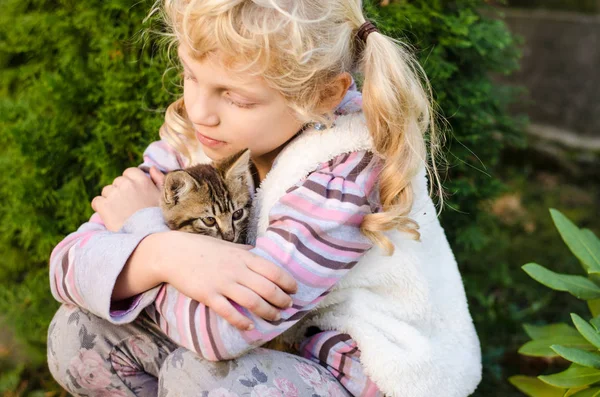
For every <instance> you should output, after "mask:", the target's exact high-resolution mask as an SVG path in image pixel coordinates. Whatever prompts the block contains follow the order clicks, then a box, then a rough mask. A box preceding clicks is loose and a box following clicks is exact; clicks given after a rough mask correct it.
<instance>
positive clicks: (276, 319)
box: [273, 312, 281, 321]
mask: <svg viewBox="0 0 600 397" xmlns="http://www.w3.org/2000/svg"><path fill="white" fill-rule="evenodd" d="M279 320H281V313H279V312H278V313H277V314H276V315H275V320H273V321H279Z"/></svg>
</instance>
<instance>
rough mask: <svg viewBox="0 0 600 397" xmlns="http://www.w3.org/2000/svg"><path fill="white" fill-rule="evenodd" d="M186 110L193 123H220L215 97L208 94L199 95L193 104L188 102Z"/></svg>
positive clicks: (212, 124)
mask: <svg viewBox="0 0 600 397" xmlns="http://www.w3.org/2000/svg"><path fill="white" fill-rule="evenodd" d="M185 108H186V111H187V113H188V117H189V120H190V121H191V122H192V124H195V125H203V126H207V127H214V126H217V125H219V122H220V120H219V115H218V113H217V111H216V109H217V104H216V103H215V99H212V98H210V97H209V96H207V95H198V96H197V97H196V98H194V100H193V102H192V103H191V104H189V105H188V104H187V103H186V106H185Z"/></svg>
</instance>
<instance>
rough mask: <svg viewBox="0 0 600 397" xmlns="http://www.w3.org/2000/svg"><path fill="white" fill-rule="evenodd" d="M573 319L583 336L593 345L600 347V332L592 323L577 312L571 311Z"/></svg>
mask: <svg viewBox="0 0 600 397" xmlns="http://www.w3.org/2000/svg"><path fill="white" fill-rule="evenodd" d="M571 320H573V324H575V328H577V330H578V331H579V333H581V336H583V337H584V338H585V339H586V340H587V341H588V342H590V343H591V344H592V345H594V346H596V348H598V349H600V333H598V332H597V331H596V330H595V329H594V327H592V326H591V325H590V323H588V322H587V321H585V320H584V319H582V318H581V317H579V316H578V315H577V314H575V313H571Z"/></svg>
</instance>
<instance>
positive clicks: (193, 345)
mask: <svg viewBox="0 0 600 397" xmlns="http://www.w3.org/2000/svg"><path fill="white" fill-rule="evenodd" d="M377 164H378V161H377V159H376V158H375V157H374V156H373V155H372V154H371V153H369V152H354V153H350V154H345V155H341V156H339V157H337V158H335V159H334V160H332V161H330V162H329V163H327V164H323V165H322V167H320V168H319V169H317V170H316V171H314V172H312V173H311V174H310V175H309V176H308V177H307V178H306V179H305V180H303V181H301V182H300V183H298V184H297V185H296V186H294V187H292V188H291V189H290V190H288V192H287V193H286V194H285V195H284V196H283V197H282V198H281V199H280V200H279V201H278V202H277V203H276V204H275V206H274V207H273V208H272V209H271V212H270V213H269V227H268V229H267V231H266V233H265V234H264V235H263V236H262V237H260V238H259V239H257V242H256V247H255V248H254V249H253V250H252V252H254V253H255V254H256V255H260V256H262V257H263V258H265V259H267V260H270V261H271V262H273V263H275V264H277V265H278V266H281V267H282V268H284V269H286V270H287V271H288V272H289V273H290V274H291V275H292V276H293V277H294V278H295V279H296V281H297V283H298V292H297V293H296V294H294V295H293V296H292V298H293V301H294V304H293V306H292V307H291V308H289V309H286V310H283V311H282V312H281V314H282V318H281V320H278V321H274V322H271V321H266V320H264V319H262V318H260V317H257V316H255V315H254V314H252V313H251V312H249V311H248V310H247V309H245V308H242V307H240V306H238V305H235V304H234V305H235V307H236V309H237V310H238V311H240V312H241V313H243V314H244V315H246V316H247V317H249V318H250V319H251V320H253V322H254V325H255V328H254V329H253V330H251V331H240V330H238V329H236V328H235V327H233V326H231V325H230V324H229V323H227V322H226V321H225V320H224V319H223V318H221V317H220V316H218V315H216V314H215V313H214V312H213V311H212V310H210V308H208V307H206V306H204V305H202V304H200V303H198V302H196V301H193V300H191V299H190V298H188V297H186V296H184V295H182V294H180V293H179V292H178V291H177V290H176V289H174V288H173V287H171V286H169V285H166V284H165V285H163V286H162V287H161V291H160V292H159V294H158V296H157V299H156V301H155V304H154V306H153V309H154V313H152V314H153V315H154V319H155V321H157V323H159V325H160V327H161V329H162V330H163V331H164V332H165V333H166V334H167V335H168V336H169V337H170V338H171V339H172V340H174V341H175V342H176V343H178V344H179V345H181V346H184V347H186V348H188V349H190V350H192V351H195V352H196V353H198V354H200V355H201V356H203V357H204V358H206V359H208V360H211V361H220V360H226V359H231V358H235V357H238V356H241V355H242V354H244V353H245V352H247V351H249V350H251V349H253V348H254V347H257V346H259V345H261V344H263V343H264V342H266V341H268V340H271V339H273V338H274V337H276V336H277V335H279V334H281V333H282V332H284V331H285V330H287V329H288V328H290V327H291V326H293V325H294V324H295V323H296V322H298V320H300V319H301V318H302V317H303V316H304V315H305V314H307V313H308V312H309V311H311V310H312V309H313V308H314V307H315V306H316V305H317V304H318V303H319V302H320V301H321V300H322V299H323V298H324V297H325V296H326V295H327V293H328V291H329V290H330V289H331V288H332V287H333V286H334V285H335V284H336V283H337V282H338V281H339V280H341V279H342V278H343V277H344V276H345V275H346V274H347V273H348V271H349V270H350V269H352V267H353V266H354V265H355V264H356V263H357V261H358V260H359V259H360V258H361V257H362V256H363V255H364V254H365V253H366V252H367V251H368V250H369V249H370V248H371V246H372V244H371V242H370V241H369V240H368V239H367V238H366V237H365V236H364V235H363V234H362V233H361V232H360V224H361V222H362V220H363V218H364V217H365V216H366V215H367V214H370V213H371V212H372V203H371V202H370V200H369V196H370V194H369V193H370V191H371V190H372V189H373V187H374V185H375V181H376V179H377V170H378V166H377ZM149 309H150V308H149Z"/></svg>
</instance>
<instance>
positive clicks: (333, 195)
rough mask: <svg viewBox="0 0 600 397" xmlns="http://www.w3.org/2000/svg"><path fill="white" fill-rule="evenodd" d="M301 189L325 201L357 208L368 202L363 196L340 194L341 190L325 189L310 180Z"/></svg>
mask: <svg viewBox="0 0 600 397" xmlns="http://www.w3.org/2000/svg"><path fill="white" fill-rule="evenodd" d="M302 187H304V188H306V189H308V190H310V191H312V192H315V193H317V194H318V195H320V196H322V197H324V198H326V199H335V200H338V201H340V202H342V203H352V204H355V205H356V206H359V207H360V206H362V205H365V204H368V201H367V199H366V197H364V196H356V195H354V194H350V193H345V192H342V191H341V190H337V189H332V188H327V187H325V186H323V185H321V184H320V183H317V182H315V181H311V180H310V179H308V180H306V181H304V183H303V184H302Z"/></svg>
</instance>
